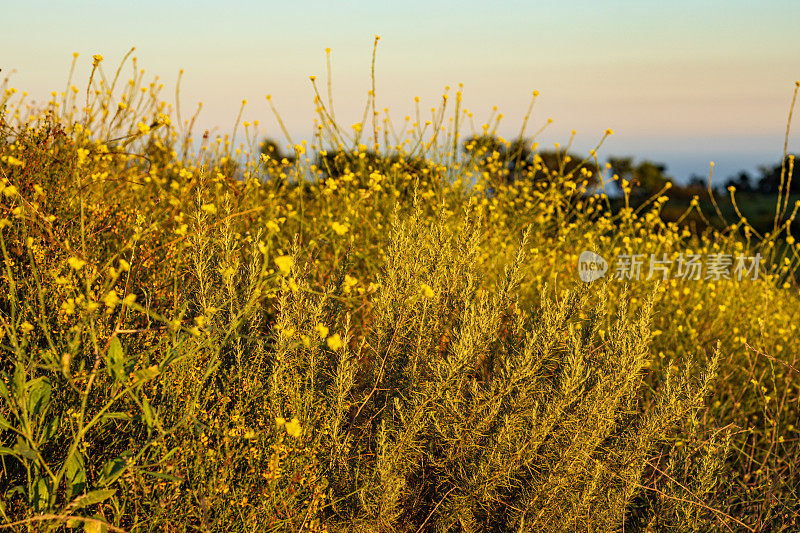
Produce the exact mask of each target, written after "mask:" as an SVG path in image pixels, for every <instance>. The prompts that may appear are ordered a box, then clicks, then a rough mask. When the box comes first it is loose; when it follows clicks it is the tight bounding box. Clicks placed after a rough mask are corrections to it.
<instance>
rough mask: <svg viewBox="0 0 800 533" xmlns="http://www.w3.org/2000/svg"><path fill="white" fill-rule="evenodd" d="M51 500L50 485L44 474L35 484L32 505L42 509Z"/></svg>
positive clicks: (36, 508) (38, 509)
mask: <svg viewBox="0 0 800 533" xmlns="http://www.w3.org/2000/svg"><path fill="white" fill-rule="evenodd" d="M49 502H50V486H49V484H48V483H47V479H46V478H45V477H44V476H40V477H39V479H37V480H36V483H35V484H34V485H33V493H32V494H31V505H32V506H33V508H34V509H35V510H37V511H42V510H44V509H45V508H46V507H47V504H48V503H49Z"/></svg>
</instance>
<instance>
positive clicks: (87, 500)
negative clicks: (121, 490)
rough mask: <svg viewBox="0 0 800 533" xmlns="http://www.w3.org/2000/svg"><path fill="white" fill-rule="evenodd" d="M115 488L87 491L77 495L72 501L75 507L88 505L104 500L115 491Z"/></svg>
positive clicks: (79, 507)
mask: <svg viewBox="0 0 800 533" xmlns="http://www.w3.org/2000/svg"><path fill="white" fill-rule="evenodd" d="M116 492H117V491H116V489H101V490H93V491H92V492H87V493H86V494H84V495H83V496H79V497H78V498H77V499H76V500H75V501H74V502H73V503H74V505H75V508H76V509H81V508H83V507H89V506H90V505H94V504H96V503H100V502H104V501H106V500H107V499H109V498H110V497H112V496H113V495H114V494H115V493H116Z"/></svg>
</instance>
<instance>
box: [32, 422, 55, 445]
mask: <svg viewBox="0 0 800 533" xmlns="http://www.w3.org/2000/svg"><path fill="white" fill-rule="evenodd" d="M60 425H61V417H59V416H54V417H53V418H51V419H50V420H49V421H48V422H47V423H46V424H45V426H44V431H43V432H42V435H41V437H39V442H37V444H38V445H41V444H42V443H45V442H47V441H48V440H50V439H51V438H52V436H53V435H55V434H56V431H58V427H59V426H60Z"/></svg>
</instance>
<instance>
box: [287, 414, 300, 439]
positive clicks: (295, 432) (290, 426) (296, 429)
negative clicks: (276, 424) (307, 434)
mask: <svg viewBox="0 0 800 533" xmlns="http://www.w3.org/2000/svg"><path fill="white" fill-rule="evenodd" d="M302 432H303V428H301V427H300V421H299V420H298V419H296V418H292V421H291V422H287V423H286V433H288V434H289V436H291V437H294V438H297V437H299V436H300V434H301V433H302Z"/></svg>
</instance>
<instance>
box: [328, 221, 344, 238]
mask: <svg viewBox="0 0 800 533" xmlns="http://www.w3.org/2000/svg"><path fill="white" fill-rule="evenodd" d="M331 229H332V230H333V231H335V232H336V234H337V235H344V234H345V233H347V230H348V227H347V224H339V223H338V222H334V223H333V224H331Z"/></svg>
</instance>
